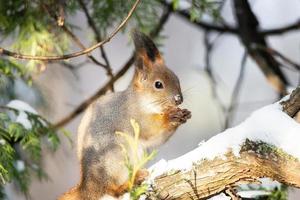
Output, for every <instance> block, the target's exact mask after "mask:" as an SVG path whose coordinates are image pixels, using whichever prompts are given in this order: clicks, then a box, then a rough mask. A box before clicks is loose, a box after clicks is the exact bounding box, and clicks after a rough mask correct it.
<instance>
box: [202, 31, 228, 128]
mask: <svg viewBox="0 0 300 200" xmlns="http://www.w3.org/2000/svg"><path fill="white" fill-rule="evenodd" d="M209 34H210V32H209V31H205V33H204V45H205V67H204V70H205V72H206V73H207V75H208V78H209V81H210V84H209V85H210V87H211V93H212V98H213V99H214V100H215V102H216V103H217V105H218V108H220V113H222V114H223V113H224V110H225V106H224V105H223V104H222V102H221V100H220V98H219V96H218V93H217V81H216V77H215V75H214V73H213V70H212V66H211V63H210V59H211V54H212V51H213V49H214V46H215V43H216V41H217V39H218V38H219V37H220V36H221V34H220V35H219V36H217V37H216V38H215V39H214V41H212V42H210V41H209ZM220 113H219V116H220V121H222V119H221V115H220ZM221 127H222V123H221Z"/></svg>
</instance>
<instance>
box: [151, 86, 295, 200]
mask: <svg viewBox="0 0 300 200" xmlns="http://www.w3.org/2000/svg"><path fill="white" fill-rule="evenodd" d="M299 99H300V87H298V88H297V89H296V90H294V91H293V93H292V94H291V95H290V96H289V97H286V98H285V101H281V102H277V103H275V104H272V105H268V106H265V107H263V108H261V109H259V110H257V111H255V112H254V113H253V114H252V115H251V116H250V117H249V118H248V119H246V120H245V121H244V122H243V123H241V124H240V125H238V126H236V127H234V128H231V129H228V130H226V131H224V132H222V133H220V134H218V135H216V136H214V137H212V138H211V139H210V140H208V141H207V142H205V143H204V144H201V145H200V146H199V147H198V148H196V149H194V150H193V151H191V152H189V153H187V154H185V155H183V156H181V157H178V158H176V159H174V160H169V161H165V160H161V161H159V162H158V163H157V164H155V165H154V166H152V167H151V168H150V173H151V172H152V173H151V174H152V175H151V178H150V182H151V187H152V190H151V192H150V197H149V198H150V199H151V198H152V199H203V198H204V199H206V198H209V197H212V196H214V195H216V194H219V193H221V192H224V191H226V190H228V189H230V188H231V187H234V186H236V185H239V184H241V183H251V182H257V181H258V179H259V178H262V177H268V178H271V179H273V180H277V181H279V182H281V183H284V184H287V185H290V186H294V187H298V188H300V161H299V160H300V148H299V143H300V124H299V123H298V122H296V121H295V120H294V119H293V118H292V117H293V116H294V115H295V113H297V112H298V111H299V103H295V102H299Z"/></svg>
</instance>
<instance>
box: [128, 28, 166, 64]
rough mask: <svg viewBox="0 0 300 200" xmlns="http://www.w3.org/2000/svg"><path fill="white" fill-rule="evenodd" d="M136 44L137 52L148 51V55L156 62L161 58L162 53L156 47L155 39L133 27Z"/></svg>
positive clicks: (133, 37)
mask: <svg viewBox="0 0 300 200" xmlns="http://www.w3.org/2000/svg"><path fill="white" fill-rule="evenodd" d="M131 36H132V39H133V42H134V46H135V49H136V53H137V54H139V53H146V54H147V57H148V58H149V59H150V60H151V61H152V62H155V60H156V59H157V58H160V54H159V51H158V49H157V48H156V46H155V44H154V43H153V41H152V40H151V39H150V38H149V37H148V36H147V35H145V34H144V33H142V32H140V31H138V30H136V29H133V30H132V33H131Z"/></svg>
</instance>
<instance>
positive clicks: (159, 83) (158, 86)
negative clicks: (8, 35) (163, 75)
mask: <svg viewBox="0 0 300 200" xmlns="http://www.w3.org/2000/svg"><path fill="white" fill-rule="evenodd" d="M155 88H156V89H162V88H164V86H163V84H162V82H160V81H155Z"/></svg>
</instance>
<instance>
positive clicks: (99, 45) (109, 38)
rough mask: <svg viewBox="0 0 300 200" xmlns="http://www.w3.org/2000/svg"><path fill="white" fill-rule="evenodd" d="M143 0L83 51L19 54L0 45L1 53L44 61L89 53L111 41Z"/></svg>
mask: <svg viewBox="0 0 300 200" xmlns="http://www.w3.org/2000/svg"><path fill="white" fill-rule="evenodd" d="M140 1H141V0H136V1H135V3H134V4H133V6H132V8H131V9H130V11H129V12H128V14H127V16H126V17H125V18H124V20H123V21H122V22H121V23H120V24H119V26H118V27H117V28H116V29H115V30H114V31H113V32H112V33H111V34H110V35H109V36H108V37H107V38H105V39H104V40H102V41H101V42H99V43H97V44H95V45H93V46H91V47H89V48H87V49H84V50H82V51H78V52H74V53H70V54H65V55H61V56H34V55H23V54H19V53H16V52H12V51H9V50H6V49H4V48H2V47H0V55H5V56H10V57H14V58H17V59H26V60H43V61H50V60H51V61H53V60H65V59H70V58H74V57H78V56H81V55H85V54H88V53H90V52H92V51H93V50H95V49H97V48H98V47H101V46H102V45H104V44H106V43H107V42H109V41H110V40H111V39H112V38H113V37H114V36H115V35H116V34H117V33H118V32H119V31H120V30H121V29H122V28H123V27H124V26H125V24H126V23H127V21H128V20H129V18H130V17H131V15H132V14H133V12H134V10H135V9H136V7H137V5H138V4H139V2H140Z"/></svg>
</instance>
